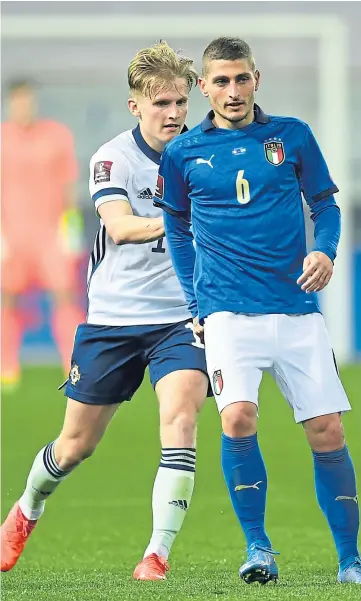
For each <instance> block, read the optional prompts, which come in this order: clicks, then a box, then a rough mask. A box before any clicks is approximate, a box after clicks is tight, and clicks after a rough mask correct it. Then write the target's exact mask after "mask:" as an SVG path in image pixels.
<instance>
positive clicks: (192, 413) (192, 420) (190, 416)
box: [161, 406, 197, 437]
mask: <svg viewBox="0 0 361 601" xmlns="http://www.w3.org/2000/svg"><path fill="white" fill-rule="evenodd" d="M196 423H197V409H196V407H195V406H190V407H188V408H187V409H186V408H184V409H182V410H180V411H168V412H166V413H163V415H162V416H161V426H162V427H163V428H167V429H168V430H172V431H174V433H175V434H176V435H177V437H179V436H183V437H186V436H187V435H188V434H191V433H193V432H194V430H195V428H196Z"/></svg>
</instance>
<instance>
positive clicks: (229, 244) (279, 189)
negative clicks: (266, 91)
mask: <svg viewBox="0 0 361 601" xmlns="http://www.w3.org/2000/svg"><path fill="white" fill-rule="evenodd" d="M213 118H214V114H213V113H212V112H211V113H209V115H208V116H207V118H206V119H205V120H204V121H203V122H202V123H201V124H200V125H199V126H197V127H195V128H194V129H192V130H190V131H189V132H187V133H185V134H183V135H182V136H179V137H177V138H175V139H174V140H173V141H172V142H171V143H170V144H168V145H167V147H166V149H165V151H164V153H163V156H162V161H161V165H160V170H159V176H158V185H157V191H156V195H155V196H156V197H155V204H156V205H157V206H161V207H162V208H163V209H164V210H165V211H166V213H165V227H166V235H167V237H168V244H169V248H170V252H171V254H172V259H173V263H174V266H175V269H176V272H177V274H178V277H179V279H180V281H181V283H182V286H183V289H184V291H185V293H186V297H187V300H188V303H189V306H190V308H191V310H192V313H193V315H195V314H196V313H197V312H198V315H199V317H200V318H201V319H203V318H204V317H206V316H207V315H210V314H211V313H215V312H218V311H231V312H234V313H257V314H264V313H290V314H294V313H301V314H304V313H312V312H319V306H318V303H317V298H316V294H315V293H310V294H306V292H304V291H303V290H302V289H301V287H300V286H299V285H298V284H297V279H298V277H299V276H300V275H301V273H302V271H303V269H302V267H303V260H304V258H305V256H306V254H307V251H306V236H305V224H304V215H303V208H302V196H301V193H303V195H304V197H305V199H306V201H307V203H308V205H309V206H310V209H311V217H312V219H313V220H314V223H315V247H314V250H319V251H322V252H324V253H326V254H327V255H328V256H329V257H330V258H331V259H332V260H333V259H334V258H335V256H336V250H337V244H338V240H339V235H340V212H339V208H338V207H337V205H336V203H335V200H334V197H333V193H335V192H338V188H337V187H336V185H335V184H334V182H333V181H332V179H331V177H330V174H329V172H328V169H327V165H326V163H325V160H324V158H323V156H322V154H321V151H320V149H319V147H318V145H317V142H316V140H315V138H314V136H313V134H312V132H311V130H310V128H309V126H308V125H307V124H306V123H303V122H302V121H300V120H299V119H295V118H292V117H278V116H267V115H265V114H264V113H263V112H262V110H261V109H260V108H259V107H258V106H257V105H255V119H254V121H253V122H252V123H251V124H250V125H248V126H246V127H244V128H243V129H239V130H229V129H222V128H217V127H215V126H214V125H213V123H212V119H213ZM167 213H168V214H170V216H168V217H167ZM172 215H173V217H172ZM174 216H177V219H175V217H174ZM181 221H182V222H183V225H184V224H185V223H188V224H189V223H190V222H191V223H192V233H193V236H194V240H195V243H196V252H195V253H194V249H193V246H192V248H191V245H192V241H191V239H190V237H189V235H188V234H189V227H188V228H184V227H183V226H182V227H179V225H180V222H181ZM182 228H183V229H182Z"/></svg>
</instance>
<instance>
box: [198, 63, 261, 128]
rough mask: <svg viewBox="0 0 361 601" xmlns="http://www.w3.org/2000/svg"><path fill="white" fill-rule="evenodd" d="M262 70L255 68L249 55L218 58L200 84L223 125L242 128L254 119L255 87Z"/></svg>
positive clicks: (219, 122) (219, 124)
mask: <svg viewBox="0 0 361 601" xmlns="http://www.w3.org/2000/svg"><path fill="white" fill-rule="evenodd" d="M258 85H259V72H258V71H252V68H251V65H250V64H249V62H248V60H247V59H240V60H235V61H226V60H214V61H210V62H209V63H208V70H207V73H206V75H205V77H204V78H202V79H200V81H199V86H200V89H201V92H202V94H203V95H204V96H206V97H208V98H209V101H210V103H211V106H212V109H213V111H214V113H215V121H216V123H217V125H218V126H219V127H226V128H230V129H238V128H240V127H244V126H245V125H248V124H249V123H251V121H253V105H254V95H255V91H256V90H257V89H258Z"/></svg>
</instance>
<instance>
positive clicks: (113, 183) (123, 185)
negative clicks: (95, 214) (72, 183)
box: [89, 147, 129, 209]
mask: <svg viewBox="0 0 361 601" xmlns="http://www.w3.org/2000/svg"><path fill="white" fill-rule="evenodd" d="M128 182H129V163H128V160H127V158H126V157H125V156H124V155H123V154H122V153H121V152H117V151H116V150H114V149H112V148H106V147H105V148H104V147H102V148H100V149H99V150H98V151H97V152H96V153H95V154H94V155H93V156H92V158H91V160H90V174H89V191H90V195H91V197H92V200H93V202H94V205H95V208H96V209H98V208H99V207H100V205H102V204H104V203H105V202H110V201H111V200H129V196H128Z"/></svg>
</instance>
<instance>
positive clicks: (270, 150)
mask: <svg viewBox="0 0 361 601" xmlns="http://www.w3.org/2000/svg"><path fill="white" fill-rule="evenodd" d="M264 152H265V155H266V159H267V161H268V162H269V163H271V165H275V167H278V165H281V164H282V163H283V161H284V160H285V149H284V146H283V142H282V140H281V138H278V139H277V138H274V139H271V140H267V141H266V142H264Z"/></svg>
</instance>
